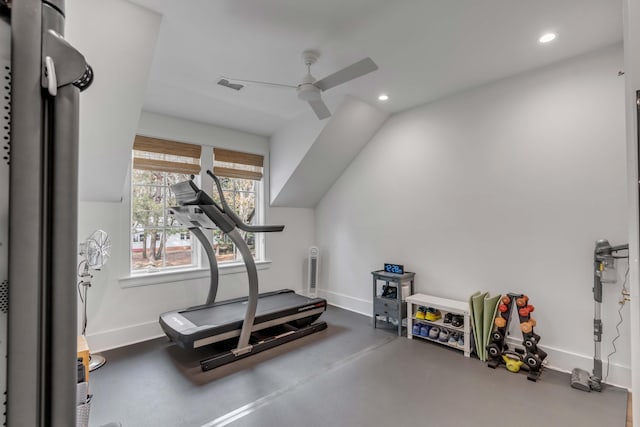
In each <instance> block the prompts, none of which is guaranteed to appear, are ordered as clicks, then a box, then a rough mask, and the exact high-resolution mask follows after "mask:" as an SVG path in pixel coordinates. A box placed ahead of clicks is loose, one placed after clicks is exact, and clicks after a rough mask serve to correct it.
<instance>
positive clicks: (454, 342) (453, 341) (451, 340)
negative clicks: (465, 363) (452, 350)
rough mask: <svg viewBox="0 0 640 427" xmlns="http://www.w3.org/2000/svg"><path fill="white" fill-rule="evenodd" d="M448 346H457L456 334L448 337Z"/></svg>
mask: <svg viewBox="0 0 640 427" xmlns="http://www.w3.org/2000/svg"><path fill="white" fill-rule="evenodd" d="M448 343H449V345H457V344H458V334H456V333H455V332H454V333H453V334H451V335H449V341H448Z"/></svg>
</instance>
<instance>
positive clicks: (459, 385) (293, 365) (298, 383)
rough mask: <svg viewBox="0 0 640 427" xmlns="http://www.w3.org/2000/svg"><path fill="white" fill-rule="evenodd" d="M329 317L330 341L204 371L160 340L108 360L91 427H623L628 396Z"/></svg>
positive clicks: (99, 375)
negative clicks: (530, 374) (529, 375)
mask: <svg viewBox="0 0 640 427" xmlns="http://www.w3.org/2000/svg"><path fill="white" fill-rule="evenodd" d="M323 318H324V320H326V321H327V323H328V324H329V327H328V329H327V330H326V331H322V332H320V333H317V334H315V335H312V336H309V337H305V338H302V339H301V340H298V342H293V343H289V344H286V345H284V346H281V347H279V348H276V349H273V350H269V351H266V352H264V353H260V354H258V355H256V356H253V357H251V358H248V359H245V360H241V361H239V362H237V363H235V364H233V365H228V366H225V367H222V368H218V369H216V370H214V371H209V372H201V371H200V367H199V364H198V361H199V360H200V359H201V358H204V357H205V353H204V352H202V351H200V352H186V351H183V350H181V349H179V348H177V347H175V346H173V345H171V344H169V343H168V342H167V340H165V339H160V340H154V341H150V342H146V343H142V344H137V345H133V346H130V347H127V348H124V349H118V350H113V351H110V352H107V353H105V356H106V357H107V359H108V363H107V365H105V366H104V367H102V368H100V369H99V370H97V371H95V372H93V373H92V374H91V383H90V385H91V391H92V393H93V394H94V398H93V401H92V407H91V423H90V425H91V426H92V427H94V426H95V427H98V426H102V425H104V424H106V423H108V422H110V421H120V422H121V423H122V425H123V426H124V427H146V426H153V427H165V426H166V427H183V426H184V427H204V426H206V427H219V426H224V425H232V426H252V427H266V426H279V427H280V426H307V427H312V426H367V427H375V426H412V427H413V426H438V427H444V426H468V425H474V426H478V427H481V426H493V425H501V426H539V425H543V426H546V427H550V426H581V427H588V426H598V427H602V426H614V427H615V426H620V427H624V426H625V417H626V402H627V393H626V390H620V389H615V388H606V389H605V391H603V392H602V393H584V392H581V391H578V390H574V389H572V388H570V387H569V384H568V383H569V376H568V375H567V374H562V373H558V372H554V371H550V370H546V371H544V372H543V375H542V377H541V378H540V380H539V381H538V382H536V383H533V382H531V381H527V379H526V376H525V375H524V374H512V373H509V372H508V371H506V370H505V369H503V368H499V369H497V370H492V369H489V368H487V366H486V364H484V363H482V362H480V361H479V360H477V359H466V358H464V357H463V356H462V353H461V352H458V351H456V350H453V349H448V348H445V347H442V346H439V345H437V344H432V343H428V342H424V341H420V340H413V341H410V340H407V339H406V338H398V337H396V336H395V335H394V332H393V331H392V330H391V331H389V330H387V331H385V330H380V329H378V330H374V329H373V328H372V327H371V323H370V322H371V320H370V319H369V318H367V317H365V316H360V315H358V314H354V313H351V312H348V311H345V310H340V309H337V308H333V307H330V308H329V310H328V312H327V313H325V315H324V316H323Z"/></svg>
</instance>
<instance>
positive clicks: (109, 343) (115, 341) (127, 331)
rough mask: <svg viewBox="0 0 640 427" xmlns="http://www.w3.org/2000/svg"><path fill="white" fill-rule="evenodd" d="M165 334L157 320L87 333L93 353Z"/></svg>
mask: <svg viewBox="0 0 640 427" xmlns="http://www.w3.org/2000/svg"><path fill="white" fill-rule="evenodd" d="M162 336H164V332H162V329H161V328H160V324H159V323H158V322H157V321H153V322H146V323H139V324H137V325H132V326H127V327H125V328H118V329H111V330H108V331H102V332H96V333H92V334H87V342H88V344H89V349H90V350H91V352H92V353H98V352H101V351H106V350H112V349H114V348H119V347H125V346H128V345H132V344H137V343H139V342H143V341H149V340H152V339H155V338H160V337H162Z"/></svg>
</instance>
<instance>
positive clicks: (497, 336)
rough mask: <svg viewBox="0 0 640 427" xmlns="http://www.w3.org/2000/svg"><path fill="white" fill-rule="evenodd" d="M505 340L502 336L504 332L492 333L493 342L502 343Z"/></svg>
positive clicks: (496, 331)
mask: <svg viewBox="0 0 640 427" xmlns="http://www.w3.org/2000/svg"><path fill="white" fill-rule="evenodd" d="M503 340H504V335H502V332H500V331H498V330H495V331H493V332H492V333H491V341H493V342H502V341H503Z"/></svg>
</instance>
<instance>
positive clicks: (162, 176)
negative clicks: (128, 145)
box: [130, 136, 201, 272]
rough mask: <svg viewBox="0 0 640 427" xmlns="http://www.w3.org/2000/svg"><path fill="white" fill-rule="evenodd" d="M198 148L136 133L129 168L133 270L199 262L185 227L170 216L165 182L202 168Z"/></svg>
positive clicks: (170, 203)
mask: <svg viewBox="0 0 640 427" xmlns="http://www.w3.org/2000/svg"><path fill="white" fill-rule="evenodd" d="M200 153H201V147H200V146H199V145H193V144H183V143H179V142H173V141H166V140H162V139H157V138H148V137H143V136H136V139H135V141H134V144H133V156H132V157H133V167H132V173H131V240H130V241H131V271H132V272H136V271H145V270H147V271H149V270H160V269H170V268H180V267H182V268H184V267H189V266H194V265H198V253H197V252H198V251H197V250H196V249H195V248H194V247H193V246H192V240H191V239H190V238H189V237H188V236H189V234H190V233H189V231H188V230H187V229H186V228H185V227H182V226H181V225H180V224H179V223H177V222H176V220H175V219H174V218H173V217H172V216H171V215H168V212H167V208H168V207H170V206H175V198H174V197H173V195H172V194H171V192H170V190H169V186H170V185H171V184H174V183H176V182H180V181H185V180H187V179H189V178H190V175H191V174H196V175H197V174H198V173H199V172H200Z"/></svg>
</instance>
